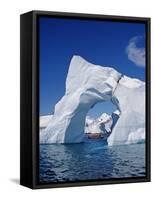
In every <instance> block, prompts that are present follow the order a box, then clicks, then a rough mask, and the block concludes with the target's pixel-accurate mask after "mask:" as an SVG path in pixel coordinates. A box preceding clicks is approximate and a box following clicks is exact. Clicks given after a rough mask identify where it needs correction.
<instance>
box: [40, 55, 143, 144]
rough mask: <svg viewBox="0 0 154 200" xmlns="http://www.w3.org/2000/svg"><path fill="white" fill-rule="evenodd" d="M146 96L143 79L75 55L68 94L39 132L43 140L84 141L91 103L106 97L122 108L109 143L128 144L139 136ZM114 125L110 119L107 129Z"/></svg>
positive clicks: (54, 141) (71, 64)
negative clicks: (127, 75)
mask: <svg viewBox="0 0 154 200" xmlns="http://www.w3.org/2000/svg"><path fill="white" fill-rule="evenodd" d="M144 98H145V83H144V82H142V81H140V80H138V79H132V78H129V77H126V76H123V75H122V74H120V73H119V72H117V71H116V70H115V69H113V68H110V67H102V66H98V65H94V64H91V63H89V62H87V61H86V60H84V59H83V58H81V57H80V56H73V58H72V60H71V63H70V66H69V71H68V75H67V79H66V91H65V95H64V96H63V97H62V98H61V100H60V101H59V102H58V103H57V104H56V105H55V110H54V115H53V116H52V118H51V119H50V120H49V123H48V125H47V127H46V128H45V129H44V130H43V131H41V132H40V143H41V144H45V143H79V142H83V141H84V137H85V134H84V127H85V119H86V115H87V113H88V111H89V109H90V108H91V107H93V106H94V105H95V104H97V103H98V102H103V101H112V102H113V103H114V104H115V105H116V106H117V109H118V111H117V112H120V117H119V119H118V121H117V123H116V124H115V126H114V128H113V130H112V133H111V135H110V136H109V138H108V144H109V145H116V144H126V143H128V141H132V140H133V138H134V137H135V140H136V141H137V139H138V138H139V140H140V138H141V136H140V134H142V135H143V133H141V132H142V131H141V130H144V124H145V110H144V109H145V105H144V104H145V101H144ZM102 112H103V111H102ZM115 114H116V115H117V113H115ZM111 125H112V123H111V122H110V126H108V130H109V129H111ZM140 128H141V129H140ZM139 130H140V131H139ZM130 134H131V135H133V136H130ZM134 135H135V136H134ZM129 137H130V138H129Z"/></svg>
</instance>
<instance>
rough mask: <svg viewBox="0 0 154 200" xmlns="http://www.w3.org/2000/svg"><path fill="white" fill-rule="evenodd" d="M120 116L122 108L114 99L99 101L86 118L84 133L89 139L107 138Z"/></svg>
mask: <svg viewBox="0 0 154 200" xmlns="http://www.w3.org/2000/svg"><path fill="white" fill-rule="evenodd" d="M119 117H120V110H119V108H118V105H116V104H115V102H114V101H112V99H111V100H108V101H102V102H97V103H96V104H95V105H94V106H92V107H91V108H90V109H89V111H88V113H87V115H86V119H85V128H84V133H85V135H86V136H87V138H88V139H100V138H102V139H107V138H108V137H109V135H110V134H111V132H112V130H113V128H114V126H115V124H116V123H117V121H118V119H119Z"/></svg>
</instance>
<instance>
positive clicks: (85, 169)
mask: <svg viewBox="0 0 154 200" xmlns="http://www.w3.org/2000/svg"><path fill="white" fill-rule="evenodd" d="M39 174H40V177H39V178H40V183H52V182H54V183H55V182H69V181H80V180H96V179H97V180H98V179H100V180H103V179H110V178H125V177H140V176H142V177H143V176H145V144H144V143H142V144H131V145H120V146H112V147H109V146H107V144H106V143H105V141H103V140H102V139H100V140H89V141H87V142H86V143H80V144H50V145H40V164H39Z"/></svg>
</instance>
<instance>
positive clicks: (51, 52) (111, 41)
mask: <svg viewBox="0 0 154 200" xmlns="http://www.w3.org/2000/svg"><path fill="white" fill-rule="evenodd" d="M39 33H40V34H39V35H40V38H39V43H40V60H39V65H40V115H46V114H50V113H52V112H53V111H54V106H55V104H56V103H57V102H58V101H59V100H60V98H61V97H62V96H63V95H64V93H65V80H66V76H67V71H68V67H69V63H70V60H71V58H72V56H73V55H80V56H82V57H83V58H85V59H86V60H87V61H89V62H92V63H94V64H98V65H102V66H110V67H114V68H115V69H116V70H118V71H119V72H121V73H122V74H125V75H127V76H130V77H135V78H139V79H140V80H143V81H144V80H145V25H144V24H139V23H138V24H137V23H123V22H109V21H89V20H79V19H60V18H59V19H58V18H47V17H40V19H39ZM114 109H115V106H114V105H112V104H111V103H110V102H105V103H104V105H103V104H102V103H101V104H97V105H96V106H95V107H94V108H93V109H92V110H91V111H90V112H89V113H90V115H91V116H93V117H95V116H98V115H99V114H101V113H102V112H107V113H111V112H112V111H113V110H114Z"/></svg>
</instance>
